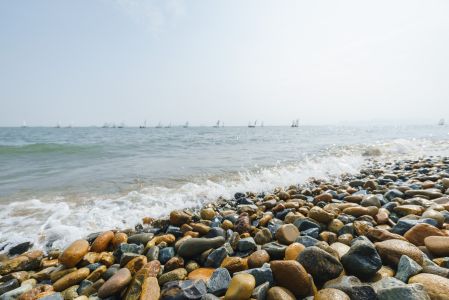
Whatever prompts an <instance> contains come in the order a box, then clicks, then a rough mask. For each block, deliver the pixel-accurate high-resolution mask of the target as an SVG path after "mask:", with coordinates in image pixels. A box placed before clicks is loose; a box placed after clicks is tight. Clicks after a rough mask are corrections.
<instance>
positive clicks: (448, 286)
mask: <svg viewBox="0 0 449 300" xmlns="http://www.w3.org/2000/svg"><path fill="white" fill-rule="evenodd" d="M408 283H420V284H422V285H423V286H424V289H425V290H426V292H427V294H429V296H430V299H449V279H448V278H444V277H441V276H438V275H434V274H426V273H421V274H418V275H415V276H413V277H411V278H410V279H409V281H408Z"/></svg>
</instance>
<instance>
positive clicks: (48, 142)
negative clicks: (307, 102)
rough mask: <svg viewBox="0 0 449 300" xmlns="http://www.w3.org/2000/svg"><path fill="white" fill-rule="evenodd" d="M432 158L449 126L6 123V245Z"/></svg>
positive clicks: (446, 139) (445, 150) (446, 149)
mask: <svg viewBox="0 0 449 300" xmlns="http://www.w3.org/2000/svg"><path fill="white" fill-rule="evenodd" d="M428 155H440V156H449V127H447V126H329V127H327V126H302V127H299V128H290V127H257V128H247V127H224V128H212V127H210V128H209V127H191V128H181V127H172V128H160V129H158V128H145V129H139V128H0V249H3V251H7V250H8V248H9V247H10V246H11V245H14V244H15V243H18V242H22V241H32V242H33V243H34V245H35V247H38V248H47V247H64V246H65V245H66V244H67V243H69V242H71V241H73V240H75V239H77V238H81V237H83V236H85V235H86V234H88V233H91V232H96V231H100V230H105V229H113V228H122V229H123V228H129V227H133V226H134V225H136V224H137V223H138V222H139V221H140V220H141V219H142V218H143V217H146V216H151V217H160V216H164V215H167V214H168V213H169V212H170V211H171V210H173V209H179V208H183V207H199V206H200V205H202V204H204V203H207V202H210V201H214V200H215V199H217V198H218V197H220V196H223V197H231V196H232V195H233V194H234V193H235V192H237V191H254V192H261V191H269V190H272V189H273V188H274V187H277V186H285V185H290V184H297V183H303V182H304V181H305V180H307V179H308V178H310V177H324V178H327V177H332V178H335V176H338V175H339V174H342V173H345V172H357V171H358V170H359V168H360V167H361V166H362V165H363V164H365V163H366V162H367V160H368V159H376V160H381V161H388V160H395V159H406V158H417V157H422V156H428ZM336 178H337V179H336V180H338V177H336ZM334 180H335V179H334Z"/></svg>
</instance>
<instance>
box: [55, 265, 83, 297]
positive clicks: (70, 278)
mask: <svg viewBox="0 0 449 300" xmlns="http://www.w3.org/2000/svg"><path fill="white" fill-rule="evenodd" d="M89 273H90V270H89V269H88V268H81V269H78V270H76V271H74V272H71V273H69V274H67V275H64V276H63V277H61V278H60V279H58V280H57V281H56V282H55V283H54V284H53V288H54V290H55V291H57V292H62V291H63V290H65V289H66V288H68V287H71V286H72V285H75V284H77V283H79V282H81V281H83V280H84V279H86V278H87V276H89Z"/></svg>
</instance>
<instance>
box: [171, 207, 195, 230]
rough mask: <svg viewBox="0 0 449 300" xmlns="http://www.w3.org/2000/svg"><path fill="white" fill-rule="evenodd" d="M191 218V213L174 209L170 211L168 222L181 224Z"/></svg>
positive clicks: (188, 221)
mask: <svg viewBox="0 0 449 300" xmlns="http://www.w3.org/2000/svg"><path fill="white" fill-rule="evenodd" d="M191 220H192V217H191V215H189V214H188V213H186V212H184V211H182V210H174V211H172V212H171V213H170V224H172V225H175V226H181V225H182V224H185V223H190V222H191Z"/></svg>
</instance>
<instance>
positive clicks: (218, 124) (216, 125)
mask: <svg viewBox="0 0 449 300" xmlns="http://www.w3.org/2000/svg"><path fill="white" fill-rule="evenodd" d="M213 127H214V128H219V127H220V120H218V121H217V123H216V124H215V125H214V126H213Z"/></svg>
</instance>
